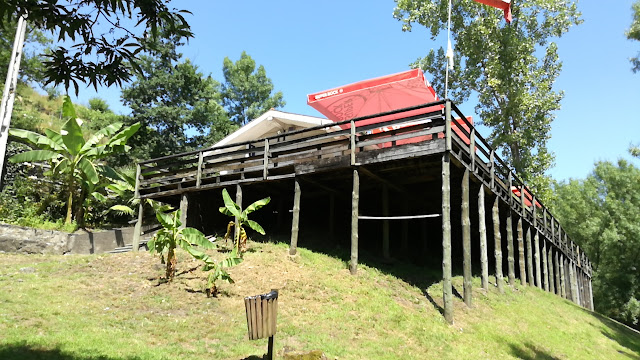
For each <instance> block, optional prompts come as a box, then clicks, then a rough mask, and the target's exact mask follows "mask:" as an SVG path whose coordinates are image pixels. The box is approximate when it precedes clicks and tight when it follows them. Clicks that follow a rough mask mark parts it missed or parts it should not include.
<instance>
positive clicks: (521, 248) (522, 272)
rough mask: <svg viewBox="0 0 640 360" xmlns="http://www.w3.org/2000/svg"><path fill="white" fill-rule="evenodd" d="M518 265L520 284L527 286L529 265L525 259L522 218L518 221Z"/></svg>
mask: <svg viewBox="0 0 640 360" xmlns="http://www.w3.org/2000/svg"><path fill="white" fill-rule="evenodd" d="M518 260H519V262H518V264H519V267H520V283H521V284H522V285H523V286H524V285H527V268H526V267H527V264H526V261H525V259H524V234H523V231H522V216H520V218H519V219H518Z"/></svg>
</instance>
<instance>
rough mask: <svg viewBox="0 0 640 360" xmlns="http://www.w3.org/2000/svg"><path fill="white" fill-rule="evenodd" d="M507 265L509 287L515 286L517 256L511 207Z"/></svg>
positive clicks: (508, 213)
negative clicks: (514, 247) (514, 246)
mask: <svg viewBox="0 0 640 360" xmlns="http://www.w3.org/2000/svg"><path fill="white" fill-rule="evenodd" d="M507 265H508V267H507V271H508V272H507V276H508V278H509V285H511V286H514V285H515V284H516V271H515V255H514V250H513V222H512V220H511V207H508V208H507Z"/></svg>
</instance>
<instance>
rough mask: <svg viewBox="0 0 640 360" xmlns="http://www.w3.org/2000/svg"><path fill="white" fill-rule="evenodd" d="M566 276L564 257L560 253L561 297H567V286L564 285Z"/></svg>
mask: <svg viewBox="0 0 640 360" xmlns="http://www.w3.org/2000/svg"><path fill="white" fill-rule="evenodd" d="M566 279H567V278H566V276H565V259H564V255H562V254H560V294H561V296H562V297H563V298H565V299H566V298H567V287H566V282H567V281H566Z"/></svg>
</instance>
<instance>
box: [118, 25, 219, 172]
mask: <svg viewBox="0 0 640 360" xmlns="http://www.w3.org/2000/svg"><path fill="white" fill-rule="evenodd" d="M180 45H181V42H180V41H179V39H178V38H177V37H170V38H162V39H161V40H159V41H155V42H153V44H151V46H150V47H151V48H153V50H152V51H150V52H149V54H148V55H143V56H141V57H140V68H141V70H142V72H141V73H140V74H138V75H137V76H136V79H135V80H134V81H133V83H132V84H131V86H129V87H127V88H125V89H123V90H122V100H123V103H124V104H125V105H127V106H128V107H130V108H131V115H132V117H131V120H130V121H135V122H140V123H141V124H142V129H141V131H140V132H139V133H138V134H137V135H136V136H135V137H134V138H133V139H132V145H135V146H134V152H133V153H132V155H133V157H134V158H137V159H150V158H155V157H159V156H164V155H169V154H175V153H179V152H184V151H191V150H194V149H196V148H199V147H201V146H204V145H205V144H206V142H207V139H208V138H210V137H214V135H213V134H212V133H211V129H213V133H215V132H216V131H220V132H224V131H231V127H230V125H231V123H230V122H229V120H228V119H227V115H226V112H225V111H224V109H223V108H222V105H221V104H220V102H221V99H220V92H219V86H220V85H219V83H218V82H216V81H215V80H214V79H213V78H212V77H211V76H204V75H203V74H202V73H200V72H199V71H198V67H197V66H196V65H194V64H192V63H191V62H190V61H189V60H188V59H187V60H181V57H182V54H180V53H178V51H177V47H178V46H180ZM224 135H226V133H224V134H223V135H222V136H224Z"/></svg>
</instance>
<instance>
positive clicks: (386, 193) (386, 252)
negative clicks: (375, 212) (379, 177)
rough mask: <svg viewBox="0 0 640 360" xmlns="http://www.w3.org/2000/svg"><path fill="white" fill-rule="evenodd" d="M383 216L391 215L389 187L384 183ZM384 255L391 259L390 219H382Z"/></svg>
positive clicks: (386, 258) (385, 257)
mask: <svg viewBox="0 0 640 360" xmlns="http://www.w3.org/2000/svg"><path fill="white" fill-rule="evenodd" d="M382 216H389V187H388V186H387V185H386V184H383V185H382ZM382 257H383V258H384V259H385V260H389V259H390V258H391V255H390V254H389V220H382Z"/></svg>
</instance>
